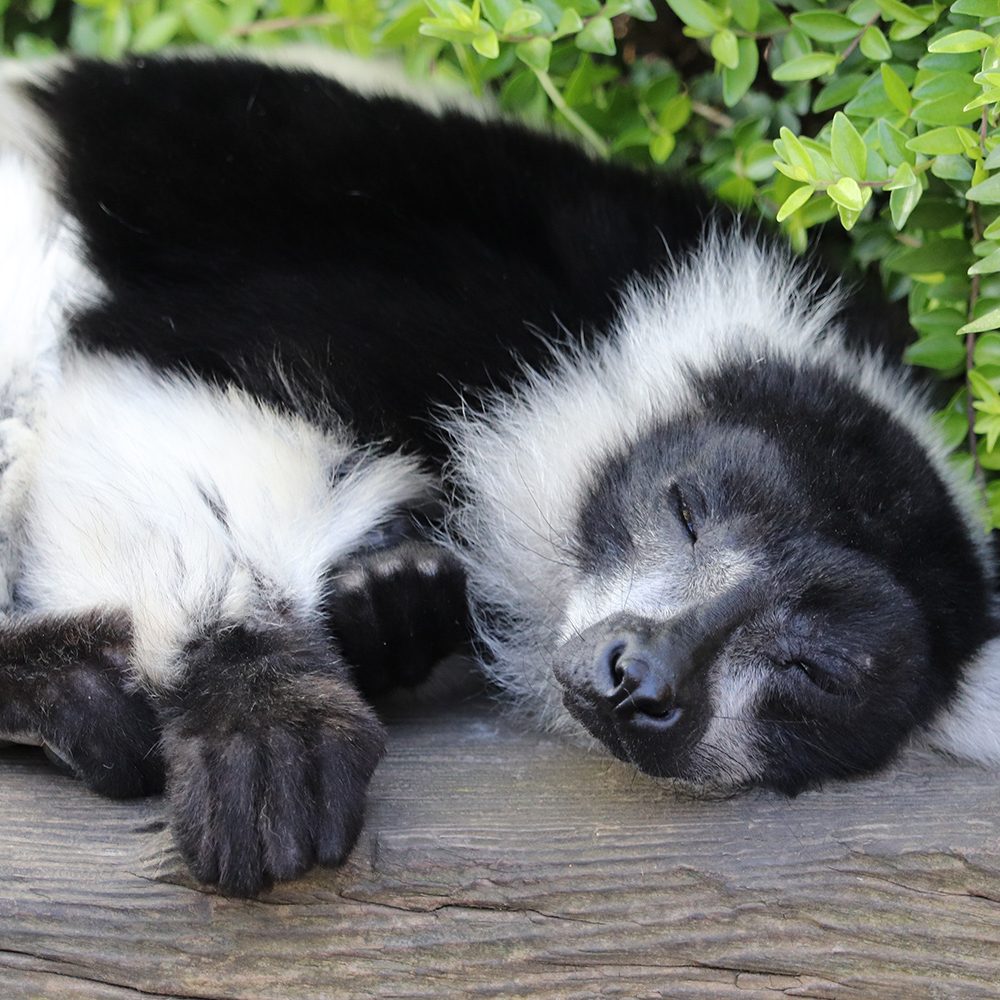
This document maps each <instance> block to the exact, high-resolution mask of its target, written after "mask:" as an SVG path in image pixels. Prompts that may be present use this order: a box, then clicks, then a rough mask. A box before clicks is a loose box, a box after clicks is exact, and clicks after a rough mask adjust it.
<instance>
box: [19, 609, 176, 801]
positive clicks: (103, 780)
mask: <svg viewBox="0 0 1000 1000" xmlns="http://www.w3.org/2000/svg"><path fill="white" fill-rule="evenodd" d="M131 643H132V635H131V629H130V626H129V623H128V621H127V620H126V619H125V618H124V617H123V616H120V615H105V616H98V615H93V616H76V617H65V618H64V617H44V618H19V619H11V620H9V621H7V622H5V623H4V624H2V625H0V735H3V736H4V737H7V738H13V739H14V740H16V741H21V742H24V741H28V742H41V743H42V744H43V745H44V746H46V747H47V748H49V750H50V751H51V753H52V754H53V755H54V756H55V757H56V758H57V759H58V760H59V761H61V762H62V763H63V765H64V766H65V767H66V768H67V769H68V770H70V771H71V772H72V773H73V774H75V775H76V776H77V777H79V778H81V779H82V780H83V781H85V782H86V783H87V784H88V785H89V786H90V787H91V788H92V789H94V791H96V792H100V793H101V794H102V795H108V796H110V797H112V798H126V797H130V796H134V795H149V794H152V793H153V792H158V791H161V790H162V788H163V761H162V758H161V756H160V752H159V747H158V743H159V730H158V725H157V720H156V716H155V714H154V712H153V709H152V707H151V705H150V702H149V700H148V698H147V697H146V696H145V694H143V693H142V692H141V691H139V690H138V689H137V688H136V686H135V684H134V683H133V682H131V681H130V675H129V671H128V666H127V658H128V656H129V654H130V649H131Z"/></svg>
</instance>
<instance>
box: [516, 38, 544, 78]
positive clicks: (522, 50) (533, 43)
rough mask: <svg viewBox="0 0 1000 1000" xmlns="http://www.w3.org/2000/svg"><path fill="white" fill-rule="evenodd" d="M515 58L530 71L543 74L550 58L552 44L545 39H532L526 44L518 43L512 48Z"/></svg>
mask: <svg viewBox="0 0 1000 1000" xmlns="http://www.w3.org/2000/svg"><path fill="white" fill-rule="evenodd" d="M514 51H515V53H517V58H518V59H520V60H521V62H523V63H524V64H525V66H530V67H531V68H532V69H537V70H540V71H541V72H543V73H544V72H545V71H546V70H547V69H548V68H549V60H550V59H551V58H552V43H551V42H550V41H549V40H548V39H547V38H532V39H531V40H530V41H527V42H518V43H517V45H516V46H515V47H514Z"/></svg>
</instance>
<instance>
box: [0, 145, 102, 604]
mask: <svg viewBox="0 0 1000 1000" xmlns="http://www.w3.org/2000/svg"><path fill="white" fill-rule="evenodd" d="M102 294H103V290H102V288H101V286H100V283H99V282H98V281H97V280H96V279H95V278H94V277H93V275H91V274H90V273H89V272H88V271H87V269H86V268H85V267H84V265H83V264H82V262H81V257H80V252H79V249H78V240H77V238H76V235H75V232H74V228H73V226H72V224H71V221H70V220H68V219H67V218H65V216H63V215H62V214H61V213H60V212H59V211H58V210H57V208H56V207H55V204H54V201H53V199H52V198H51V196H50V195H49V193H48V191H47V188H46V184H45V181H44V180H43V175H42V173H41V172H40V171H39V169H38V168H37V167H36V166H35V165H34V164H32V163H29V162H28V161H27V160H25V159H24V158H23V157H22V156H20V155H19V154H15V153H11V152H2V151H0V606H2V607H3V608H5V609H8V608H9V606H10V603H11V598H12V588H13V585H14V582H15V579H16V577H17V575H18V572H19V568H18V567H19V561H20V554H19V549H20V546H21V544H22V538H21V529H22V527H23V512H24V504H25V502H26V497H27V493H28V490H29V488H30V483H31V478H32V475H33V465H34V462H35V460H36V456H37V449H38V432H39V427H40V425H41V423H42V421H43V420H44V417H45V412H46V407H47V404H48V401H49V400H50V398H51V397H52V395H53V393H54V392H55V391H56V389H57V386H58V383H59V377H60V361H59V355H60V350H61V344H62V340H63V338H64V335H65V329H66V324H67V322H68V318H69V316H70V315H71V314H72V312H73V311H74V310H75V309H77V308H79V307H81V306H82V305H84V304H85V303H87V302H91V301H94V300H95V299H97V298H99V297H100V296H101V295H102Z"/></svg>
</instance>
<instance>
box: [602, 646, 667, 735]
mask: <svg viewBox="0 0 1000 1000" xmlns="http://www.w3.org/2000/svg"><path fill="white" fill-rule="evenodd" d="M661 647H663V648H661ZM676 652H677V651H676V650H671V649H670V648H669V644H667V645H666V646H664V644H662V643H656V642H651V641H649V640H647V639H645V638H644V637H643V636H640V635H637V634H635V633H632V634H628V635H625V636H620V637H618V638H616V639H615V640H613V641H612V642H611V643H609V644H608V645H607V646H606V647H605V648H604V649H603V650H602V651H601V653H600V662H599V665H598V672H599V674H603V678H604V684H603V687H604V691H605V692H606V693H605V698H606V699H607V701H608V703H609V707H610V708H611V710H612V711H613V712H614V713H615V714H616V715H618V716H619V717H621V718H622V719H623V720H628V719H631V718H634V717H636V716H645V717H647V718H650V719H662V720H664V721H668V723H669V724H673V723H674V722H676V721H677V719H678V718H680V708H679V706H678V705H677V698H676V688H677V685H678V680H679V675H680V674H681V673H682V667H683V665H682V664H679V663H674V662H671V660H672V657H671V653H676Z"/></svg>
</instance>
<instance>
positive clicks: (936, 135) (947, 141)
mask: <svg viewBox="0 0 1000 1000" xmlns="http://www.w3.org/2000/svg"><path fill="white" fill-rule="evenodd" d="M962 132H965V133H967V136H968V137H971V140H972V141H973V142H978V138H977V137H976V134H975V132H973V131H972V130H971V129H959V128H932V129H931V130H930V131H929V132H923V133H921V134H920V135H918V136H914V137H913V138H912V139H910V140H908V141H907V143H906V148H907V149H912V150H913V152H915V153H926V154H927V155H928V156H942V155H947V154H952V153H964V152H965V150H966V142H965V141H963V139H962V134H961V133H962Z"/></svg>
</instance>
